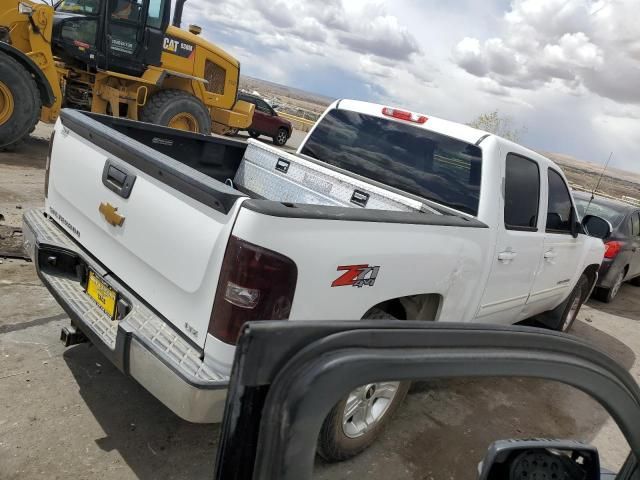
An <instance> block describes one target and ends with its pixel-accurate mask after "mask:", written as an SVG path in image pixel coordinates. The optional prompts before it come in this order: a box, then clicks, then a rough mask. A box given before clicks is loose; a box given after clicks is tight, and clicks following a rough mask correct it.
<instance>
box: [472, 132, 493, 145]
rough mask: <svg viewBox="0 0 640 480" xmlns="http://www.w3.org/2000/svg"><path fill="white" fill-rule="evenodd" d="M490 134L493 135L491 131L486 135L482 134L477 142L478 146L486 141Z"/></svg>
mask: <svg viewBox="0 0 640 480" xmlns="http://www.w3.org/2000/svg"><path fill="white" fill-rule="evenodd" d="M490 136H491V134H490V133H487V134H486V135H483V136H481V137H480V138H479V139H478V141H477V142H476V143H475V145H476V147H479V146H480V144H481V143H482V142H484V141H485V140H486V139H487V138H489V137H490Z"/></svg>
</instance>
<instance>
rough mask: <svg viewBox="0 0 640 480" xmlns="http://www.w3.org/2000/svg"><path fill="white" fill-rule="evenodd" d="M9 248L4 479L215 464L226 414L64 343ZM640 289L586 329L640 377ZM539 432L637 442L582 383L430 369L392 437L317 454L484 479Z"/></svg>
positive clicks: (26, 152) (5, 178)
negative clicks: (170, 399)
mask: <svg viewBox="0 0 640 480" xmlns="http://www.w3.org/2000/svg"><path fill="white" fill-rule="evenodd" d="M47 136H48V134H47V128H40V129H39V130H38V131H37V132H36V135H35V136H34V138H32V139H31V140H30V141H29V142H28V143H27V144H26V145H25V146H24V147H22V148H21V149H20V150H18V151H17V152H15V153H12V154H6V153H2V154H0V213H1V214H2V215H3V216H4V221H2V222H0V225H20V222H21V215H22V213H23V212H24V210H25V209H27V208H29V207H33V206H39V205H41V204H42V202H43V189H42V185H43V181H44V171H43V168H44V163H45V155H46V148H47V144H46V141H45V140H44V138H46V137H47ZM17 207H21V208H17ZM0 261H1V262H2V263H0V479H1V480H5V479H7V480H8V479H45V478H46V479H66V478H76V479H92V478H101V479H105V480H110V479H114V480H115V479H118V480H121V479H130V478H132V479H133V478H141V479H192V478H193V479H200V478H211V477H212V472H213V465H214V462H215V455H216V446H217V437H218V434H219V427H218V426H217V425H194V424H190V423H187V422H184V421H182V420H180V419H179V418H177V417H176V416H175V415H174V414H173V413H172V412H170V411H169V410H168V409H167V408H165V407H164V406H163V405H162V404H160V403H159V402H158V401H157V400H156V399H155V398H154V397H152V396H151V395H150V394H149V393H147V392H146V391H145V390H144V389H143V388H142V387H141V386H139V385H138V384H137V383H136V382H135V381H134V380H132V379H130V378H127V377H125V376H124V375H123V374H121V373H120V372H119V371H118V370H116V369H115V368H114V367H113V366H112V365H111V364H110V363H109V362H108V361H107V360H106V359H105V358H104V357H103V356H102V355H101V354H100V353H99V352H98V351H97V350H96V349H95V348H93V347H91V346H90V345H88V344H82V345H77V346H75V347H71V348H68V349H65V348H64V347H63V346H62V344H61V343H60V342H59V341H58V338H59V332H60V328H61V327H62V326H64V325H66V324H67V323H68V319H67V317H66V315H65V314H64V313H63V312H62V309H61V308H60V307H59V306H58V305H57V304H56V302H55V301H54V300H53V298H52V297H51V296H50V295H49V294H48V292H47V291H46V289H45V288H44V287H43V286H42V285H41V284H40V282H39V280H38V278H37V276H36V274H35V271H34V268H33V265H32V264H31V263H28V262H26V261H23V260H15V259H0ZM639 292H640V289H636V288H634V287H632V286H629V285H625V286H624V287H623V289H622V291H621V294H620V297H619V298H617V299H616V301H615V302H614V303H613V304H611V305H605V304H602V303H599V302H596V301H590V302H589V304H588V305H587V306H585V307H584V308H583V310H582V312H581V314H580V317H579V321H578V322H577V323H576V325H575V327H574V332H573V333H574V334H576V335H578V336H580V337H582V338H586V339H588V340H590V341H591V342H593V343H594V344H596V345H597V346H598V347H600V348H601V349H602V350H604V351H606V352H608V353H609V354H610V355H611V356H613V357H614V358H615V359H616V360H618V362H620V363H621V364H622V365H623V366H624V367H625V368H627V369H628V370H629V371H630V372H631V373H632V374H633V375H634V376H635V378H638V375H639V373H640V361H639V360H638V359H637V358H636V353H635V352H640V330H639V328H638V326H639V325H638V322H639V321H640V296H639V295H638V293H639ZM533 436H545V437H554V436H555V437H570V438H576V439H580V440H584V441H587V442H589V443H592V444H594V445H595V446H597V447H598V448H599V449H600V453H601V457H602V463H603V465H604V466H607V467H609V468H611V469H614V470H615V469H617V468H618V467H619V466H620V465H621V463H622V462H623V461H624V459H625V457H626V455H627V452H628V447H627V444H626V442H625V441H624V439H623V437H622V435H621V434H620V432H619V431H618V429H617V427H616V426H615V424H614V422H613V421H612V420H611V419H610V418H609V416H608V414H607V413H606V412H604V411H603V410H602V409H601V408H600V407H599V406H598V405H596V404H595V403H594V402H593V401H592V400H591V399H589V398H588V397H586V396H585V395H584V394H582V393H580V392H578V391H575V390H573V389H571V388H569V387H565V386H561V385H558V384H554V383H551V382H543V381H539V380H527V379H487V380H482V381H469V380H456V381H446V382H442V381H438V382H422V383H418V384H415V385H414V387H413V389H412V391H411V393H410V394H409V396H408V398H407V400H406V402H405V404H404V405H403V407H402V408H401V410H400V411H399V412H398V414H397V416H396V418H395V419H394V421H393V423H392V424H391V425H390V427H389V428H388V429H387V430H386V431H385V433H384V435H383V437H382V439H381V441H379V442H378V443H377V444H375V445H374V446H373V447H372V448H370V449H369V450H368V451H366V452H365V453H364V454H362V455H360V456H359V457H357V458H356V459H354V460H352V461H349V462H345V463H342V464H337V465H325V464H323V463H322V462H320V461H318V463H317V469H316V477H317V478H321V479H341V478H345V479H362V478H365V477H366V478H368V479H388V478H394V479H398V480H399V479H405V478H406V479H416V480H417V479H425V480H426V479H431V478H456V479H461V478H469V479H471V478H475V476H476V465H477V462H478V461H479V460H480V459H481V458H482V456H483V454H484V452H485V450H486V448H487V446H488V445H489V444H490V443H491V442H492V441H494V440H497V439H501V438H512V437H518V438H527V437H533Z"/></svg>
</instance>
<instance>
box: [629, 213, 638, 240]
mask: <svg viewBox="0 0 640 480" xmlns="http://www.w3.org/2000/svg"><path fill="white" fill-rule="evenodd" d="M631 235H633V236H634V237H640V217H639V216H638V213H637V212H636V213H634V214H633V215H631Z"/></svg>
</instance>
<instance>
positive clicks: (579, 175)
mask: <svg viewBox="0 0 640 480" xmlns="http://www.w3.org/2000/svg"><path fill="white" fill-rule="evenodd" d="M541 153H542V154H543V155H545V156H547V157H549V158H550V159H551V160H553V161H554V162H556V163H557V164H558V165H560V167H562V170H563V171H564V173H565V175H566V176H567V178H568V179H569V181H570V182H571V183H572V184H574V185H575V186H579V187H582V188H583V189H584V190H587V191H591V190H592V189H593V188H594V187H595V186H596V185H597V183H598V178H599V177H600V174H601V173H602V169H603V168H604V164H603V165H597V164H594V163H591V162H585V161H584V160H578V159H577V158H574V157H572V156H570V155H563V154H560V153H550V152H541ZM598 192H602V193H605V194H607V195H610V196H612V197H617V198H621V197H623V196H626V197H631V198H635V199H640V174H637V173H632V172H627V171H625V170H620V169H618V168H612V167H609V168H607V171H606V172H605V174H604V176H603V177H602V182H600V187H599V188H598Z"/></svg>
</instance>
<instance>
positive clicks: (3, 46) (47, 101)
mask: <svg viewBox="0 0 640 480" xmlns="http://www.w3.org/2000/svg"><path fill="white" fill-rule="evenodd" d="M0 53H4V54H5V55H7V56H9V57H11V58H13V59H14V60H15V61H17V62H18V63H20V64H21V65H22V66H23V67H24V68H25V69H26V70H27V72H29V73H30V74H31V75H33V77H34V79H35V81H36V85H37V86H38V91H39V93H40V100H41V101H42V105H44V106H45V107H51V106H53V104H54V103H55V102H56V97H55V95H54V94H53V88H52V87H51V84H50V83H49V81H48V80H47V77H46V76H45V74H44V72H43V71H42V70H41V69H40V68H39V67H38V66H37V65H36V63H35V62H34V61H33V60H31V59H30V58H29V57H28V56H27V55H26V54H24V53H23V52H21V51H20V50H18V49H17V48H15V47H13V46H11V45H9V44H8V43H5V42H0Z"/></svg>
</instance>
